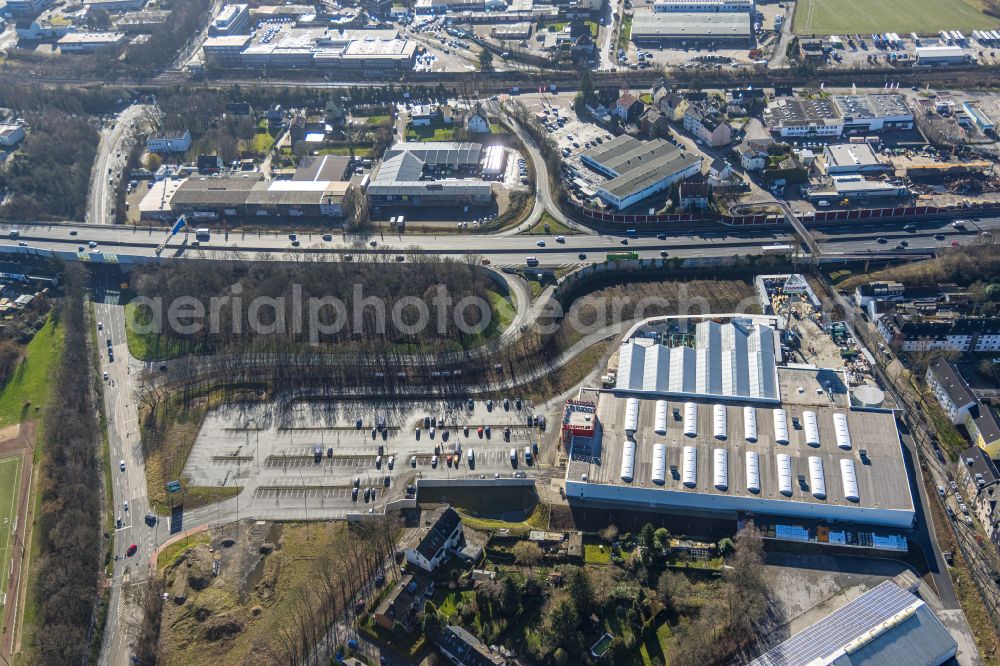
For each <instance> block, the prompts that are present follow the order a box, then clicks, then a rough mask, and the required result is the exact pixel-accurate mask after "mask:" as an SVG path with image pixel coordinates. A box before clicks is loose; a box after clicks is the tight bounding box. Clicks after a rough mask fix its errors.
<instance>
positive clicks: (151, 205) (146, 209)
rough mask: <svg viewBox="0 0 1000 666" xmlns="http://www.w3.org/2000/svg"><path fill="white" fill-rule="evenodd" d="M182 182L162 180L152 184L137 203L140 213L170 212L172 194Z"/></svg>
mask: <svg viewBox="0 0 1000 666" xmlns="http://www.w3.org/2000/svg"><path fill="white" fill-rule="evenodd" d="M184 182H185V181H184V180H179V179H174V178H164V179H163V180H158V181H156V182H154V183H153V186H152V187H151V188H149V191H148V192H146V194H145V196H143V197H142V200H141V201H140V202H139V212H140V213H160V212H165V211H169V210H170V204H171V201H172V200H173V197H174V194H175V193H176V192H177V190H178V189H179V188H180V186H181V185H183V184H184Z"/></svg>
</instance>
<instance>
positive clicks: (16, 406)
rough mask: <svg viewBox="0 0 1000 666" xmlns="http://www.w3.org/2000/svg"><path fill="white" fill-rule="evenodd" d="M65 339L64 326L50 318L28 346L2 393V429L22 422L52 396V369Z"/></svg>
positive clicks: (0, 424)
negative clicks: (50, 383) (50, 386)
mask: <svg viewBox="0 0 1000 666" xmlns="http://www.w3.org/2000/svg"><path fill="white" fill-rule="evenodd" d="M62 338H63V330H62V327H60V326H57V325H56V323H55V321H54V320H53V319H52V318H51V317H50V318H49V319H48V320H46V322H45V325H44V326H42V328H41V330H40V331H38V333H36V334H35V337H34V338H32V339H31V342H29V343H28V348H27V350H26V352H25V357H24V359H23V360H22V361H21V364H20V365H19V366H18V367H17V370H16V371H14V376H13V377H11V379H10V381H9V382H7V385H6V386H5V387H4V388H3V391H2V392H0V427H3V426H9V425H13V424H14V423H19V422H20V421H21V420H22V419H23V418H25V417H26V416H28V415H29V414H30V413H32V412H34V411H35V409H34V408H40V407H42V405H43V403H44V402H45V398H46V397H47V396H48V392H49V379H50V378H51V373H52V369H53V368H54V367H55V364H56V362H57V360H58V358H59V350H60V349H62ZM29 403H30V407H29V406H28V404H29Z"/></svg>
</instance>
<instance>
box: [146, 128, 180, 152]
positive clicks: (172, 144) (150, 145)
mask: <svg viewBox="0 0 1000 666" xmlns="http://www.w3.org/2000/svg"><path fill="white" fill-rule="evenodd" d="M189 148H191V132H189V131H188V130H186V129H184V130H168V131H166V132H156V133H155V134H151V135H150V137H149V138H148V139H146V149H147V150H148V151H149V152H151V153H186V152H187V151H188V149H189Z"/></svg>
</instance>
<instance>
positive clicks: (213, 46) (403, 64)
mask: <svg viewBox="0 0 1000 666" xmlns="http://www.w3.org/2000/svg"><path fill="white" fill-rule="evenodd" d="M290 25H291V24H281V25H280V27H274V26H273V25H268V27H267V28H265V29H262V30H260V31H258V32H257V33H256V34H254V35H252V36H245V35H232V34H225V35H218V36H213V37H209V38H208V39H206V40H205V42H204V43H203V44H202V51H203V52H204V54H205V62H206V64H208V65H209V66H214V67H223V68H251V69H265V68H275V69H301V68H310V67H316V68H323V69H330V70H335V71H337V72H339V73H343V74H356V75H378V74H384V73H388V72H402V71H406V70H409V69H412V68H413V63H414V61H415V59H416V53H417V44H416V42H414V41H412V40H409V39H406V38H405V37H400V35H399V33H398V31H396V30H335V29H327V28H292V27H289V26H290Z"/></svg>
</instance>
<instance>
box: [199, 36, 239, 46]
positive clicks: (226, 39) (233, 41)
mask: <svg viewBox="0 0 1000 666" xmlns="http://www.w3.org/2000/svg"><path fill="white" fill-rule="evenodd" d="M249 43H250V35H219V36H218V37H209V38H208V39H206V40H205V41H204V42H203V43H202V48H226V47H229V48H243V47H244V46H246V45H247V44H249Z"/></svg>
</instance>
